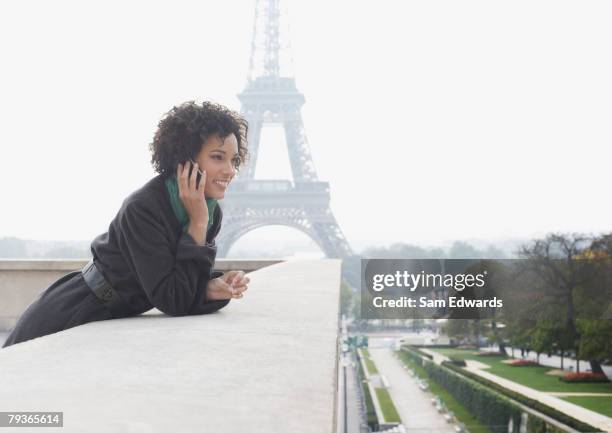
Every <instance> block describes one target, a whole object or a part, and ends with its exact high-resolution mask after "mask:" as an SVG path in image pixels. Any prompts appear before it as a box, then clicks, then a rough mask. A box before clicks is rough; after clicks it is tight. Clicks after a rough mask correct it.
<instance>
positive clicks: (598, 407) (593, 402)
mask: <svg viewBox="0 0 612 433" xmlns="http://www.w3.org/2000/svg"><path fill="white" fill-rule="evenodd" d="M561 398H562V399H563V400H567V401H569V402H570V403H574V404H577V405H578V406H582V407H584V408H586V409H589V410H592V411H593V412H597V413H600V414H602V415H605V416H609V417H610V418H612V397H561Z"/></svg>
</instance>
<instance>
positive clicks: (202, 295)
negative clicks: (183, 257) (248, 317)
mask: <svg viewBox="0 0 612 433" xmlns="http://www.w3.org/2000/svg"><path fill="white" fill-rule="evenodd" d="M222 220H223V212H222V211H221V207H220V206H219V205H217V206H216V207H215V218H214V223H213V226H212V227H211V228H210V233H208V234H207V235H206V241H207V245H209V246H210V248H214V250H215V256H216V251H217V245H216V242H215V239H216V237H217V234H218V233H219V231H220V230H221V221H222ZM214 264H215V261H214V258H213V262H212V265H213V266H214ZM221 275H223V272H221V271H215V270H214V269H213V268H212V267H211V268H210V270H209V272H208V273H206V272H204V273H203V274H202V275H201V277H200V278H201V279H200V281H199V282H198V286H199V287H201V290H198V291H197V293H196V296H195V300H194V302H193V304H192V305H191V309H190V310H189V314H207V313H212V312H213V311H217V310H219V309H221V308H223V307H225V306H226V305H227V304H229V301H230V300H229V299H224V300H219V301H207V300H206V286H207V285H208V281H210V280H212V279H213V278H219V277H220V276H221Z"/></svg>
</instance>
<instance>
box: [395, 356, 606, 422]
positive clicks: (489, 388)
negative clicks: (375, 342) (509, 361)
mask: <svg viewBox="0 0 612 433" xmlns="http://www.w3.org/2000/svg"><path fill="white" fill-rule="evenodd" d="M403 350H404V352H405V353H407V354H408V355H409V357H410V358H411V359H412V360H413V361H414V362H415V363H417V364H418V365H421V366H423V367H424V368H425V370H426V371H427V373H428V374H429V375H430V376H431V377H432V379H433V380H435V381H436V382H438V383H439V384H440V385H441V386H443V387H444V388H446V389H447V391H448V392H449V393H450V394H451V395H453V397H455V398H456V399H457V400H458V401H460V402H461V403H462V404H463V405H464V406H465V407H466V409H467V410H469V411H470V412H472V414H473V415H474V417H476V418H477V419H478V420H480V421H481V422H483V423H485V424H490V425H497V424H499V422H498V421H495V422H490V421H489V420H488V418H489V416H490V417H491V418H494V419H498V417H499V416H502V415H503V416H506V415H508V416H507V417H506V418H505V419H506V420H505V421H504V422H502V424H504V423H505V424H506V425H507V424H508V420H509V419H510V417H513V419H514V422H513V425H514V426H515V429H516V428H518V426H519V424H520V413H521V409H520V408H519V407H518V406H517V405H516V404H515V403H513V402H512V401H511V400H508V399H512V400H515V401H517V402H519V403H521V404H523V405H525V406H527V407H530V408H532V409H534V410H536V411H538V412H540V413H542V414H544V415H548V416H549V417H551V418H553V419H555V420H557V421H559V422H561V423H562V424H565V425H567V426H569V427H571V428H573V429H575V430H578V431H581V432H598V431H601V430H598V429H597V428H595V427H593V426H591V425H589V424H586V423H584V422H582V421H579V420H577V419H575V418H572V417H570V416H569V415H566V414H564V413H562V412H560V411H558V410H556V409H554V408H552V407H550V406H547V405H545V404H543V403H540V402H539V401H536V400H533V399H531V398H529V397H526V396H524V395H523V394H520V393H518V392H515V391H511V390H509V389H507V388H504V387H503V386H501V385H499V384H497V383H496V382H493V381H490V380H488V379H485V378H484V377H482V376H479V375H477V374H474V373H472V372H470V371H468V370H465V369H463V368H460V367H458V366H455V365H453V364H452V363H451V362H448V361H445V362H443V363H442V366H438V365H436V364H434V363H433V362H425V360H424V359H423V358H422V357H421V356H419V354H418V353H417V352H416V351H415V350H414V349H412V348H403ZM449 370H451V371H449ZM440 371H441V372H440ZM445 373H446V374H445ZM449 374H450V375H452V377H453V379H448V378H447V375H449ZM448 377H451V376H448ZM470 379H471V380H470ZM459 380H461V381H463V382H464V383H465V384H463V383H462V382H458V381H459ZM474 382H477V383H474ZM475 386H478V388H474V387H475ZM468 388H470V389H471V391H468V390H467V389H468ZM483 389H484V391H483ZM485 392H486V393H487V395H492V396H493V397H494V398H495V400H494V403H491V404H492V405H493V406H495V405H497V404H500V405H510V406H511V407H512V410H510V409H503V408H502V407H495V409H494V410H493V411H492V413H491V414H487V413H486V412H487V411H488V409H487V410H484V412H485V414H482V412H483V409H482V408H485V407H488V406H487V402H486V401H485V402H482V401H480V400H479V398H478V397H475V400H476V401H477V403H473V402H472V400H471V397H470V393H473V394H479V393H485ZM455 393H457V394H455ZM500 394H501V395H500ZM483 395H484V394H483ZM505 397H507V398H505ZM487 398H490V397H487ZM499 398H501V399H503V401H504V403H501V402H500V401H499V400H497V399H499ZM468 402H469V404H468ZM472 404H473V406H472ZM516 413H518V414H519V418H515V417H516ZM481 414H482V415H481ZM534 418H535V416H533V415H531V414H530V415H529V419H530V421H531V420H532V419H534ZM537 419H539V418H537ZM531 422H532V423H537V422H536V421H531ZM542 422H543V423H544V424H545V425H544V427H543V428H544V430H539V431H540V432H549V433H552V432H557V431H559V430H558V429H556V428H555V427H554V426H552V425H550V424H548V423H546V422H544V421H542ZM538 427H539V425H538ZM496 428H497V427H496ZM493 430H495V429H493ZM534 431H538V430H537V429H536V428H534Z"/></svg>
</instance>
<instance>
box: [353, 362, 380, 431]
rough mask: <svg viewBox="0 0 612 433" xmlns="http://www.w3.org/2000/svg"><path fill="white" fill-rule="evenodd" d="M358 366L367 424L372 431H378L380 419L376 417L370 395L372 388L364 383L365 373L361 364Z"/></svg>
mask: <svg viewBox="0 0 612 433" xmlns="http://www.w3.org/2000/svg"><path fill="white" fill-rule="evenodd" d="M357 365H358V367H359V386H360V387H361V389H362V390H363V397H364V399H365V405H366V418H367V423H368V426H369V427H370V428H371V429H372V430H378V418H377V417H376V410H375V409H374V402H373V401H372V396H371V395H370V388H369V387H368V384H367V383H364V382H363V381H364V380H365V373H364V371H363V367H362V366H361V362H358V363H357Z"/></svg>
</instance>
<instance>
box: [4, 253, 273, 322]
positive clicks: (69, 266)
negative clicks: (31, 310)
mask: <svg viewBox="0 0 612 433" xmlns="http://www.w3.org/2000/svg"><path fill="white" fill-rule="evenodd" d="M88 261H89V259H82V260H72V259H70V260H64V259H59V260H47V259H45V260H10V259H8V260H7V259H2V260H0V332H1V331H7V330H10V329H12V328H13V327H14V326H15V324H16V323H17V319H18V318H19V316H20V315H21V313H23V312H24V310H25V309H26V308H27V307H28V305H30V303H31V302H32V301H33V300H34V299H36V296H38V294H39V293H40V292H42V291H43V290H45V289H46V288H47V287H49V285H50V284H51V283H53V282H54V281H56V280H58V279H59V278H60V277H62V276H64V275H66V274H67V273H68V272H72V271H76V270H79V269H81V268H83V266H85V265H86V264H87V262H88ZM281 262H282V260H280V259H267V260H254V259H253V260H251V259H242V260H233V259H219V260H217V261H216V262H215V269H217V270H220V271H229V270H243V271H245V272H252V271H255V270H257V269H261V268H264V267H266V266H270V265H274V264H278V263H281Z"/></svg>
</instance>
